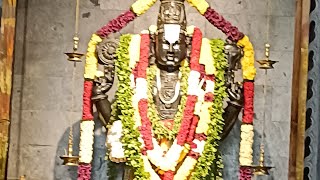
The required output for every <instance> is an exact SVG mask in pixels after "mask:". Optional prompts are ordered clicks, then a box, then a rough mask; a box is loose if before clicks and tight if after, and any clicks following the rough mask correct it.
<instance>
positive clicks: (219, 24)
mask: <svg viewBox="0 0 320 180" xmlns="http://www.w3.org/2000/svg"><path fill="white" fill-rule="evenodd" d="M204 17H205V18H206V19H207V20H208V21H209V22H210V23H211V24H213V25H214V26H215V27H216V28H218V29H220V30H221V31H222V32H223V33H224V34H226V35H227V37H228V39H231V40H232V41H235V42H237V41H238V40H240V39H242V38H243V36H244V34H243V33H241V32H240V31H239V30H238V28H237V27H235V26H232V25H231V23H230V22H228V21H226V20H225V19H224V18H223V17H222V16H221V15H219V13H218V12H216V11H215V10H214V9H212V8H208V9H207V11H206V12H205V14H204Z"/></svg>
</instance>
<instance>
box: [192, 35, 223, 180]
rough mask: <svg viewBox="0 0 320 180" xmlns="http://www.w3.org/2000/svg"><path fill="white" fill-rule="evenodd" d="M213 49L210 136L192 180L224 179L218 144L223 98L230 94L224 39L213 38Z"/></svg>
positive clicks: (221, 124)
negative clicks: (226, 78) (213, 73)
mask: <svg viewBox="0 0 320 180" xmlns="http://www.w3.org/2000/svg"><path fill="white" fill-rule="evenodd" d="M210 44H211V51H212V54H213V58H214V66H215V68H216V70H217V73H216V74H215V90H214V102H213V106H212V107H211V108H210V112H211V113H210V114H211V123H210V125H209V131H208V136H207V140H206V144H205V147H204V151H203V154H202V155H201V156H200V158H199V159H198V163H197V165H196V167H195V171H194V172H193V173H192V175H191V180H199V179H213V180H216V179H222V169H223V163H222V158H221V156H220V154H219V153H218V146H219V140H220V134H221V133H222V130H223V125H224V120H223V117H222V115H223V112H224V109H223V100H224V99H225V98H226V97H227V96H228V95H227V93H226V87H225V76H224V75H225V74H224V72H225V68H226V67H227V66H228V62H227V59H226V57H225V54H224V41H222V40H220V39H213V40H211V42H210Z"/></svg>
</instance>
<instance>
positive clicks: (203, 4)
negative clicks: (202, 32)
mask: <svg viewBox="0 0 320 180" xmlns="http://www.w3.org/2000/svg"><path fill="white" fill-rule="evenodd" d="M187 1H188V3H189V4H190V5H191V6H193V7H195V8H196V9H197V10H198V11H199V12H200V14H202V15H203V14H204V13H205V12H206V11H207V9H208V8H209V4H208V2H207V1H205V0H187Z"/></svg>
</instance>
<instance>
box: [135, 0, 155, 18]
mask: <svg viewBox="0 0 320 180" xmlns="http://www.w3.org/2000/svg"><path fill="white" fill-rule="evenodd" d="M155 2H157V0H138V1H136V2H135V3H133V4H132V6H131V9H132V11H133V12H134V13H135V14H136V15H138V16H140V15H142V14H144V13H145V12H146V11H148V9H150V7H151V6H153V5H154V3H155Z"/></svg>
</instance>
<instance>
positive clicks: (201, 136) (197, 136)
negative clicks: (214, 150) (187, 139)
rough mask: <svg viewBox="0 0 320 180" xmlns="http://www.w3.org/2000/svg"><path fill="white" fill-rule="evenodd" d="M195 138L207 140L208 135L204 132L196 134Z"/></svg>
mask: <svg viewBox="0 0 320 180" xmlns="http://www.w3.org/2000/svg"><path fill="white" fill-rule="evenodd" d="M194 138H195V139H197V140H199V141H205V140H207V136H206V135H205V134H203V133H201V134H196V135H195V137H194Z"/></svg>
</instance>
